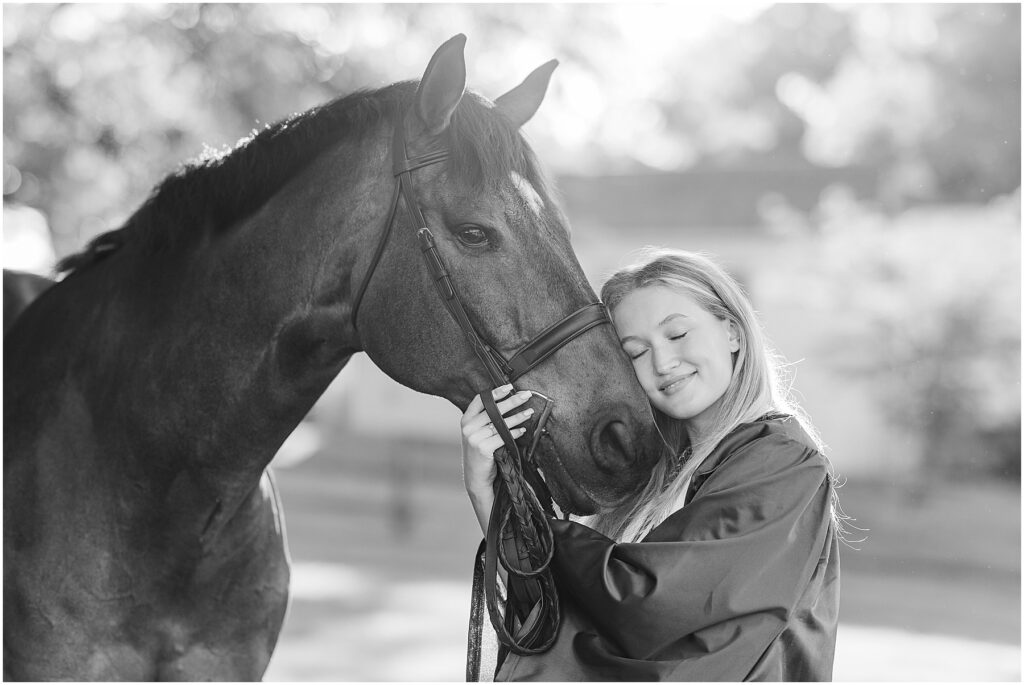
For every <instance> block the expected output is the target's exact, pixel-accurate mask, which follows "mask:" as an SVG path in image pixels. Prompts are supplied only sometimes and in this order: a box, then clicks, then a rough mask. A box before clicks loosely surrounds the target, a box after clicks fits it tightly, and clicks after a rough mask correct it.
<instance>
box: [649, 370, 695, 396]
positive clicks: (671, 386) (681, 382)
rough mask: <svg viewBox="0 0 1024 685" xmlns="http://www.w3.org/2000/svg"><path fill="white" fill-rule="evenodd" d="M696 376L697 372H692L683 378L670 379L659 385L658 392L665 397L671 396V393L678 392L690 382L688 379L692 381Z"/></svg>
mask: <svg viewBox="0 0 1024 685" xmlns="http://www.w3.org/2000/svg"><path fill="white" fill-rule="evenodd" d="M696 375H697V372H696V371H693V372H691V373H688V374H685V375H683V376H676V377H674V378H670V379H669V380H668V381H666V382H664V383H662V384H661V385H659V386H658V390H660V391H661V392H663V393H665V394H666V395H671V394H673V393H676V392H679V391H680V390H681V389H682V388H683V387H684V386H685V385H686V384H687V383H688V382H689V381H690V379H692V378H693V377H694V376H696Z"/></svg>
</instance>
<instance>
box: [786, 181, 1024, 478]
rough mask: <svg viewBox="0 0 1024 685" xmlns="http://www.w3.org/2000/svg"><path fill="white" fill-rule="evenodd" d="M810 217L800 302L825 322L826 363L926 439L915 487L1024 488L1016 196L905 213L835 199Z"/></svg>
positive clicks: (842, 197)
mask: <svg viewBox="0 0 1024 685" xmlns="http://www.w3.org/2000/svg"><path fill="white" fill-rule="evenodd" d="M813 220H814V221H815V222H816V223H817V224H818V227H819V229H820V232H819V234H818V238H817V240H818V244H817V252H816V258H815V260H814V265H815V266H814V269H813V270H812V272H811V273H809V274H806V275H805V278H807V279H808V280H807V281H806V282H804V283H802V284H801V285H800V286H799V287H796V288H794V289H793V292H794V294H795V295H796V296H797V297H799V298H802V299H803V300H804V302H805V304H806V305H807V306H808V308H809V310H810V311H816V312H817V315H818V316H819V317H820V319H819V320H821V321H822V322H823V323H822V325H823V327H824V328H825V329H826V330H825V331H824V333H825V342H824V346H823V349H822V354H823V355H824V356H827V357H828V358H831V360H832V362H831V363H832V364H833V365H834V366H835V367H836V368H838V369H840V370H841V371H843V372H845V373H847V374H848V375H849V376H850V377H857V378H863V379H867V380H870V381H871V383H870V387H871V388H872V391H873V392H874V393H875V395H876V398H877V399H878V401H879V402H880V403H881V406H882V407H883V408H884V411H885V414H886V415H887V416H888V418H889V420H890V421H891V422H892V423H893V424H894V425H895V426H898V427H899V428H901V429H904V430H905V431H907V432H908V433H909V434H911V435H915V436H918V437H919V438H920V451H921V453H920V455H918V457H919V460H918V462H919V465H920V467H921V472H920V473H919V474H918V475H919V476H920V479H919V480H918V481H917V483H918V484H919V485H921V486H923V487H925V488H927V487H928V486H929V485H932V484H934V482H935V481H936V480H938V479H941V478H945V477H949V476H951V475H953V476H956V475H966V474H978V473H988V474H992V475H997V476H1000V477H1006V478H1014V479H1018V480H1019V479H1020V451H1021V386H1020V378H1021V375H1020V373H1021V366H1020V364H1021V315H1020V312H1021V272H1020V253H1021V234H1020V194H1019V192H1018V193H1014V194H1012V195H1009V196H1005V197H1003V198H999V199H997V200H994V201H993V202H991V203H989V204H988V205H987V206H983V207H962V208H959V209H951V208H948V207H947V208H943V209H941V210H940V211H936V210H934V209H918V210H910V211H907V212H904V213H902V214H900V215H898V216H896V217H886V216H883V215H881V214H879V213H877V212H875V211H873V210H871V209H870V208H868V207H865V206H862V205H859V204H857V203H856V201H854V200H853V199H852V198H850V197H849V196H846V195H844V194H842V193H841V192H839V193H836V194H833V195H831V196H830V197H828V198H826V200H825V202H823V204H822V206H821V207H820V208H819V210H818V212H817V214H816V216H814V217H813ZM965 227H969V230H965ZM826 321H827V322H828V323H824V322H826Z"/></svg>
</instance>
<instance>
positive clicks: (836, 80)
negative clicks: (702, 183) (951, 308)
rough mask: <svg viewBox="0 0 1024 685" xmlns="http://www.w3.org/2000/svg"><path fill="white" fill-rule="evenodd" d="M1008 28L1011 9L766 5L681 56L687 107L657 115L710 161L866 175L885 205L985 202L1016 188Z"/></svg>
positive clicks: (1011, 34) (1015, 84)
mask: <svg viewBox="0 0 1024 685" xmlns="http://www.w3.org/2000/svg"><path fill="white" fill-rule="evenodd" d="M1020 23H1021V22H1020V6H1019V5H1016V4H998V5H977V4H976V5H953V4H889V5H878V4H864V5H860V4H847V5H808V4H783V5H775V6H772V7H770V8H769V9H767V10H766V11H764V12H763V13H762V14H761V15H760V16H758V17H757V18H756V19H755V20H753V21H751V22H749V23H746V24H743V25H741V26H738V27H733V28H732V29H731V31H730V32H729V33H725V31H724V30H723V31H722V32H721V33H717V34H713V35H712V36H710V37H709V38H708V39H707V40H706V41H704V42H703V43H701V44H699V45H696V46H689V47H687V48H686V49H685V50H681V51H680V54H679V56H678V59H677V60H676V66H675V67H674V79H675V82H676V83H677V84H678V87H679V89H681V90H683V91H684V92H685V93H686V95H685V96H684V97H680V98H666V99H664V100H662V106H663V107H664V108H665V110H666V116H667V117H668V118H669V120H670V121H671V122H672V123H673V127H674V128H676V129H678V130H680V131H684V132H688V134H687V135H689V136H691V137H693V138H694V139H693V140H691V141H690V143H689V144H690V145H693V146H695V147H697V148H698V149H699V150H700V154H699V155H698V157H699V158H704V159H706V160H709V161H714V162H717V163H730V162H731V163H736V162H737V161H739V162H740V163H747V164H749V161H750V159H751V157H757V156H762V157H764V156H767V157H770V158H771V159H774V160H780V159H781V160H787V159H802V158H806V159H807V160H809V161H811V162H814V163H816V164H822V165H825V166H842V165H848V164H851V163H863V164H871V165H875V166H877V167H879V168H880V169H882V170H884V172H885V179H884V182H883V184H882V185H883V188H882V189H881V192H882V193H883V198H882V199H883V200H886V201H887V202H889V203H890V205H892V206H895V207H899V206H900V205H902V204H903V203H904V201H905V200H944V201H968V202H979V201H985V200H986V199H989V198H992V197H996V196H998V195H1002V194H1005V193H1008V192H1012V191H1013V190H1014V189H1016V188H1017V187H1019V186H1020V130H1021V118H1020ZM694 64H700V65H701V68H700V69H699V70H697V69H694V68H693V65H694ZM709 69H710V70H712V72H713V73H715V77H714V78H713V79H708V78H707V77H706V76H705V75H703V74H702V73H701V72H704V71H706V70H709ZM723 72H725V73H723ZM723 84H724V86H723Z"/></svg>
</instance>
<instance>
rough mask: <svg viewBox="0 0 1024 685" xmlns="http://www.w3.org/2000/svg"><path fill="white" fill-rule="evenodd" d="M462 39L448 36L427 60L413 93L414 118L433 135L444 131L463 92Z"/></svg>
mask: <svg viewBox="0 0 1024 685" xmlns="http://www.w3.org/2000/svg"><path fill="white" fill-rule="evenodd" d="M465 49H466V36H464V35H463V34H461V33H460V34H458V35H456V36H452V37H451V38H449V39H448V40H447V41H445V43H444V44H443V45H442V46H441V47H439V48H438V49H437V52H435V53H434V56H433V57H431V58H430V63H429V64H427V69H426V71H424V72H423V78H422V79H420V85H419V88H418V89H417V90H416V114H418V115H419V118H420V121H422V122H423V124H424V125H425V126H426V127H427V132H428V133H430V134H431V135H437V134H438V133H440V132H441V131H443V130H445V129H446V128H448V124H449V122H450V121H451V119H452V112H454V111H455V108H456V106H458V104H459V101H460V100H462V94H463V93H464V92H465V91H466V57H465V55H464V54H463V53H464V51H465Z"/></svg>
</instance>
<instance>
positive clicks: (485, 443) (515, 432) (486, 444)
mask: <svg viewBox="0 0 1024 685" xmlns="http://www.w3.org/2000/svg"><path fill="white" fill-rule="evenodd" d="M525 432H526V429H525V428H513V429H512V431H511V433H512V437H513V438H519V437H520V436H522V435H523V434H524V433H525ZM471 442H472V441H471ZM504 446H505V441H504V440H502V439H501V436H500V435H497V434H494V435H491V436H490V437H487V438H484V439H483V440H481V441H480V442H479V443H477V445H476V449H477V450H478V451H479V452H481V453H483V454H486V455H488V456H490V457H493V456H494V453H495V452H497V451H498V448H500V447H504Z"/></svg>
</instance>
